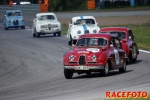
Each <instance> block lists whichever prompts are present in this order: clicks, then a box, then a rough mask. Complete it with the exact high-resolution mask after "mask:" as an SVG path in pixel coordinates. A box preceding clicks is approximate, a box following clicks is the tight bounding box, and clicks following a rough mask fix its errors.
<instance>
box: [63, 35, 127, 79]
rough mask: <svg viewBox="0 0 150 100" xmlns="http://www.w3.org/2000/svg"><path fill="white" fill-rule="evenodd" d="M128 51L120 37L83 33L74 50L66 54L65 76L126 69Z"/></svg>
mask: <svg viewBox="0 0 150 100" xmlns="http://www.w3.org/2000/svg"><path fill="white" fill-rule="evenodd" d="M127 59H128V57H127V55H126V53H125V52H124V50H123V49H122V46H121V43H120V41H119V38H117V37H116V36H114V35H111V34H84V35H81V36H80V37H79V38H78V40H77V43H76V45H75V46H74V47H73V49H72V50H70V51H68V52H67V53H66V54H65V55H64V59H63V65H64V76H65V78H67V79H70V78H72V76H73V73H78V74H82V73H86V74H90V73H91V72H100V73H101V75H104V76H106V75H108V73H109V71H110V70H114V69H119V71H120V72H125V71H126V60H127Z"/></svg>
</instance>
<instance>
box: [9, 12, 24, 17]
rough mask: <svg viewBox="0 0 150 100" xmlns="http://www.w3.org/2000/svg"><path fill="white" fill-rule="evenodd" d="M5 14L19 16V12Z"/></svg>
mask: <svg viewBox="0 0 150 100" xmlns="http://www.w3.org/2000/svg"><path fill="white" fill-rule="evenodd" d="M7 16H9V17H11V16H21V12H8V13H7Z"/></svg>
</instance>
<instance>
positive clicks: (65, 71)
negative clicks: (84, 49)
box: [64, 69, 73, 79]
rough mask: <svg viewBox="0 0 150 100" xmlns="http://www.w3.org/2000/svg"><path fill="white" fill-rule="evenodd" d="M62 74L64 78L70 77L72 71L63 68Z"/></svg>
mask: <svg viewBox="0 0 150 100" xmlns="http://www.w3.org/2000/svg"><path fill="white" fill-rule="evenodd" d="M64 76H65V78H66V79H71V78H72V76H73V72H71V71H70V70H68V69H64Z"/></svg>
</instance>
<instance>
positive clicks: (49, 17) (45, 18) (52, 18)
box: [38, 15, 55, 20]
mask: <svg viewBox="0 0 150 100" xmlns="http://www.w3.org/2000/svg"><path fill="white" fill-rule="evenodd" d="M38 20H55V17H54V16H53V15H42V16H39V17H38Z"/></svg>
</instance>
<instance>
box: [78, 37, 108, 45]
mask: <svg viewBox="0 0 150 100" xmlns="http://www.w3.org/2000/svg"><path fill="white" fill-rule="evenodd" d="M106 45H107V40H106V39H104V38H81V39H79V40H78V42H77V46H106Z"/></svg>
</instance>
